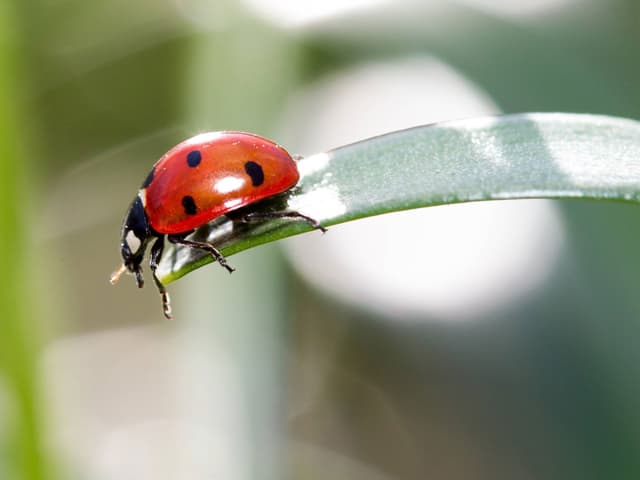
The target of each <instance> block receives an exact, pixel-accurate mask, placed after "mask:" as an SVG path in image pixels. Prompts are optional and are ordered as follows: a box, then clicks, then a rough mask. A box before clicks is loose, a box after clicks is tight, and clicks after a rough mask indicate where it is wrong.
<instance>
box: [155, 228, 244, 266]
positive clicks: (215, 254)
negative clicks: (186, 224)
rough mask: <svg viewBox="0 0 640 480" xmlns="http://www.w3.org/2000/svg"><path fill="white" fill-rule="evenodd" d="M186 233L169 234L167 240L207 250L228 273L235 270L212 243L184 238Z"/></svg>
mask: <svg viewBox="0 0 640 480" xmlns="http://www.w3.org/2000/svg"><path fill="white" fill-rule="evenodd" d="M186 235H188V234H185V235H169V236H167V238H168V239H169V241H170V242H171V243H175V244H178V245H184V246H186V247H191V248H197V249H198V250H204V251H205V252H209V253H210V254H211V255H212V256H213V258H215V259H216V261H217V262H218V263H219V264H220V265H222V266H223V267H224V268H226V269H227V271H228V272H229V273H232V272H235V270H236V269H235V268H233V267H231V266H230V265H229V264H228V263H227V259H226V258H224V255H222V253H220V250H218V249H217V248H216V247H214V246H213V245H211V244H210V243H205V242H196V241H193V240H187V239H186V238H184V237H185V236H186Z"/></svg>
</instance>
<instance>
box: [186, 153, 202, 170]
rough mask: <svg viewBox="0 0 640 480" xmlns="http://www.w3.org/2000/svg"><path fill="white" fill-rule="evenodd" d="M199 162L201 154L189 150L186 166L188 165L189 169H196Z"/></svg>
mask: <svg viewBox="0 0 640 480" xmlns="http://www.w3.org/2000/svg"><path fill="white" fill-rule="evenodd" d="M201 161H202V154H201V153H200V151H199V150H191V151H190V152H189V153H188V154H187V165H189V166H190V167H191V168H193V167H197V166H198V165H200V162H201Z"/></svg>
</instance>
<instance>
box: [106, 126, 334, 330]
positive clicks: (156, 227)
mask: <svg viewBox="0 0 640 480" xmlns="http://www.w3.org/2000/svg"><path fill="white" fill-rule="evenodd" d="M299 178H300V174H299V173H298V168H297V165H296V162H295V160H294V159H293V158H292V157H291V155H289V153H288V152H287V151H286V150H285V149H284V148H282V147H281V146H279V145H277V144H276V143H274V142H272V141H271V140H267V139H266V138H263V137H260V136H258V135H253V134H251V133H243V132H231V131H224V132H209V133H203V134H201V135H197V136H195V137H193V138H190V139H188V140H185V141H184V142H182V143H179V144H178V145H176V146H175V147H173V148H172V149H171V150H169V151H168V152H167V153H166V154H165V155H164V156H163V157H162V158H160V160H158V162H157V163H156V164H155V165H154V166H153V168H152V169H151V172H150V173H149V175H148V176H147V178H146V180H145V181H144V182H143V184H142V187H141V188H140V190H139V191H138V194H137V195H136V197H135V199H134V200H133V203H132V204H131V206H130V207H129V210H128V211H127V213H126V215H125V217H124V222H123V224H122V237H121V241H120V246H121V255H122V260H123V264H122V266H121V267H120V268H119V269H118V270H116V271H115V272H114V273H113V274H112V275H111V283H112V284H115V283H116V282H117V281H118V279H119V278H120V276H121V275H122V274H123V273H124V272H129V273H132V274H133V275H135V279H136V283H137V285H138V287H139V288H142V286H143V285H144V279H143V277H142V267H141V263H142V260H143V258H144V255H145V251H146V248H147V246H148V244H149V242H152V241H153V245H152V246H151V254H150V259H149V267H150V269H151V274H152V276H153V281H154V282H155V284H156V287H157V288H158V291H159V292H160V296H161V299H162V310H163V312H164V316H165V317H166V318H168V319H171V318H172V315H171V305H170V302H169V294H168V293H167V290H166V288H165V286H164V285H163V284H162V282H161V281H160V279H159V278H158V277H157V276H156V269H157V268H158V263H159V262H160V258H161V257H162V252H163V250H164V239H165V236H166V238H167V240H168V241H169V242H170V243H174V244H178V245H185V246H187V247H190V248H196V249H200V250H204V251H206V252H208V253H210V254H211V255H212V256H213V258H214V259H215V260H216V261H217V262H218V263H219V264H220V265H221V266H222V267H224V268H225V269H226V270H227V271H228V272H229V273H231V272H233V271H234V269H233V268H232V267H231V266H230V265H229V264H228V263H227V260H226V259H225V258H224V256H223V255H222V254H221V253H220V251H219V250H218V249H217V248H216V247H215V246H214V245H212V244H210V243H205V242H197V241H194V240H189V239H188V238H187V237H188V236H189V235H190V234H191V233H193V231H194V230H195V229H196V228H198V227H200V226H202V225H204V224H206V223H208V222H211V221H212V220H215V219H216V218H218V217H220V216H222V215H227V214H229V213H231V212H235V211H236V210H238V209H240V208H242V207H246V206H248V205H252V204H255V203H256V202H258V201H260V200H263V199H266V198H269V197H272V196H274V195H278V194H281V193H283V192H286V191H287V190H290V189H291V188H292V187H294V186H295V185H296V184H297V183H298V179H299ZM274 218H288V219H294V220H300V221H304V222H306V223H308V224H309V225H311V226H312V227H313V228H315V229H319V230H321V231H322V232H325V231H326V229H325V228H324V227H323V226H322V225H320V224H319V223H318V222H317V221H316V220H314V219H313V218H311V217H308V216H306V215H303V214H301V213H299V212H295V211H275V212H257V211H251V210H250V209H245V210H243V211H242V216H241V217H240V220H241V221H243V222H255V221H263V220H269V219H274Z"/></svg>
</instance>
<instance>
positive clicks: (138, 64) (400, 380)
mask: <svg viewBox="0 0 640 480" xmlns="http://www.w3.org/2000/svg"><path fill="white" fill-rule="evenodd" d="M639 46H640V4H639V3H638V2H637V1H635V0H545V1H535V0H528V1H523V2H507V1H498V0H466V1H463V0H460V1H456V2H444V1H436V0H434V1H431V2H428V1H419V0H415V1H410V0H396V1H384V0H376V1H374V0H370V1H365V0H360V1H352V2H348V1H336V2H333V1H328V0H327V1H324V2H310V1H297V2H293V1H289V2H287V1H286V0H283V1H276V0H271V1H270V0H244V1H239V2H233V1H231V0H227V1H224V0H221V1H213V0H211V1H205V0H154V1H151V0H143V1H138V2H125V1H122V0H97V1H92V2H84V1H79V0H55V1H54V0H27V1H18V0H13V1H12V0H8V1H5V2H2V3H0V214H1V216H0V222H1V223H0V231H2V235H1V238H2V243H1V244H0V246H1V248H0V258H2V267H3V275H2V285H1V287H2V288H0V292H1V293H0V478H2V479H11V480H13V479H44V478H61V479H75V478H78V479H114V480H115V479H123V478H136V479H178V478H179V479H205V478H206V479H210V478H224V479H281V478H291V479H316V478H318V479H320V478H331V479H337V480H340V479H356V480H357V479H392V478H393V479H396V478H397V479H423V478H448V479H489V478H490V479H512V478H519V479H527V478H532V479H533V478H536V479H538V478H575V479H601V478H623V479H627V478H628V479H635V478H638V477H639V476H640V449H639V448H638V445H640V414H639V413H638V412H639V411H640V408H639V407H640V376H639V375H640V367H639V365H640V354H639V353H638V352H639V349H638V348H637V344H638V339H639V338H640V322H639V319H640V297H639V296H638V286H639V285H640V281H639V280H640V276H639V274H638V271H639V267H640V254H639V253H638V250H639V249H638V245H640V221H639V220H640V215H639V213H640V210H638V208H636V207H634V206H629V205H621V204H615V203H594V202H561V203H550V202H511V205H510V206H509V207H507V209H506V210H505V209H504V206H500V204H497V203H495V204H494V203H492V204H487V206H486V207H484V206H483V207H481V208H489V209H490V210H478V209H477V207H476V206H473V205H470V206H462V207H460V206H458V207H455V208H449V207H442V208H437V209H429V210H433V212H429V211H424V212H417V213H415V214H409V215H408V216H407V214H401V215H391V216H389V218H380V219H374V220H366V221H362V222H354V223H352V224H349V225H345V226H337V227H334V228H332V229H331V231H330V232H329V233H328V234H327V235H324V236H320V235H316V236H314V234H309V235H303V236H300V237H297V238H296V239H292V240H291V241H287V242H281V244H278V245H269V246H265V247H260V248H257V249H254V250H252V251H250V252H245V253H242V254H240V255H238V256H234V257H231V259H230V261H231V263H232V264H233V265H234V266H235V267H236V268H237V269H238V271H237V272H236V273H234V275H233V276H231V277H230V276H229V275H226V274H225V273H224V272H223V271H221V269H219V268H216V267H215V266H208V267H206V268H203V269H201V270H199V271H198V272H195V273H193V274H191V275H189V276H187V277H186V278H184V279H182V280H180V281H179V282H176V283H175V284H172V285H170V287H169V289H170V291H171V293H172V296H173V302H174V308H175V314H176V320H175V321H174V322H167V321H165V320H163V318H162V314H161V311H160V305H159V300H158V298H157V294H156V293H155V292H154V291H153V289H152V288H146V289H144V290H142V291H139V290H138V289H136V288H135V286H134V282H133V281H132V280H131V279H130V278H124V279H123V280H122V281H121V282H120V284H119V285H118V286H117V287H111V286H110V285H109V284H108V277H109V274H110V272H111V271H112V270H113V269H114V268H115V267H116V266H117V265H118V264H119V261H120V260H119V255H118V242H119V229H120V222H121V218H122V215H123V214H124V211H125V210H126V208H127V206H128V204H129V202H130V201H131V200H132V198H133V196H134V195H135V193H136V189H137V188H138V186H139V184H140V182H141V180H142V179H143V178H144V177H145V175H146V173H147V172H148V170H149V168H150V167H151V165H152V164H153V162H155V160H156V159H157V158H159V157H160V155H162V154H163V153H164V152H165V151H166V150H167V149H168V148H170V147H171V146H173V145H174V144H176V143H178V142H179V141H181V140H183V139H184V138H186V137H188V136H191V135H193V134H196V133H200V132H204V131H210V130H231V129H237V130H246V131H252V132H255V133H258V134H262V135H265V136H268V137H271V138H274V139H275V140H276V141H278V142H280V143H282V144H283V145H285V146H286V147H287V148H288V149H290V150H291V151H294V152H300V153H305V154H308V153H313V152H316V151H322V150H327V149H329V148H332V147H335V146H338V145H340V144H341V143H346V142H349V141H354V140H357V139H359V138H363V137H365V136H368V135H374V134H376V133H382V132H384V131H387V130H391V129H394V128H402V127H408V126H411V125H415V124H420V123H427V122H430V121H436V120H445V119H449V118H459V117H468V116H475V115H482V114H488V113H496V112H521V111H571V112H589V113H602V114H608V115H618V116H625V117H631V118H638V117H640V93H639V92H640V90H639V89H638V85H640V55H638V47H639ZM398 168H401V165H399V166H398ZM430 215H431V216H430ZM433 215H435V216H433ZM391 217H394V218H393V219H391ZM376 222H380V223H376ZM389 222H391V223H389ZM407 239H414V240H415V241H407ZM283 247H284V248H283ZM405 293H406V294H407V295H406V296H405Z"/></svg>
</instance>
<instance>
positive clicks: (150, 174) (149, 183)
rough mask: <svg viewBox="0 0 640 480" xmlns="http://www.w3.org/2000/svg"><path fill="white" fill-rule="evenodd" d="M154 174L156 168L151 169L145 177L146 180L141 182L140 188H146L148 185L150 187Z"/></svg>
mask: <svg viewBox="0 0 640 480" xmlns="http://www.w3.org/2000/svg"><path fill="white" fill-rule="evenodd" d="M154 173H156V167H153V168H152V169H151V171H150V172H149V175H147V178H145V180H144V182H142V188H147V187H148V186H149V185H151V182H153V174H154Z"/></svg>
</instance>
